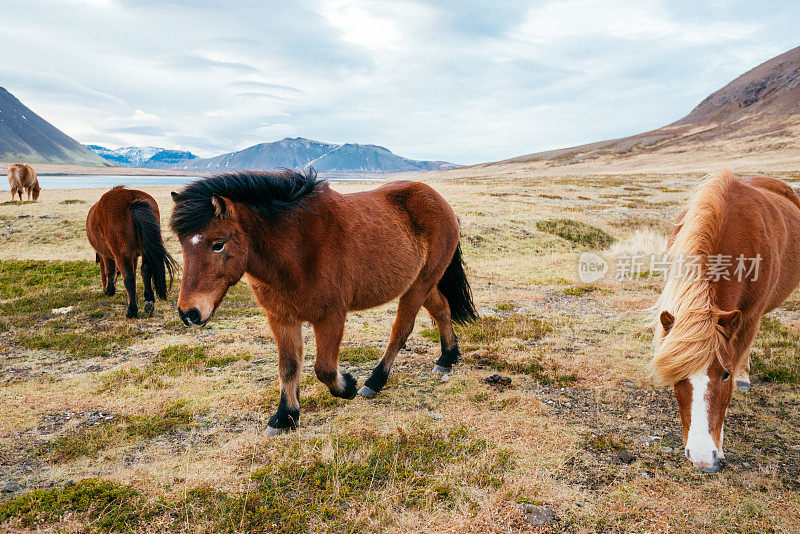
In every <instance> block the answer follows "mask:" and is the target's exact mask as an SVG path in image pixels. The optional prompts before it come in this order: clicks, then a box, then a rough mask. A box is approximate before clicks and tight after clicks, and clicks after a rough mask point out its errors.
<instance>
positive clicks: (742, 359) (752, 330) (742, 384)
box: [733, 320, 760, 391]
mask: <svg viewBox="0 0 800 534" xmlns="http://www.w3.org/2000/svg"><path fill="white" fill-rule="evenodd" d="M759 325H760V320H756V321H750V322H748V323H746V324H745V325H744V326H743V327H742V329H741V330H739V334H738V335H737V336H736V341H735V342H734V349H735V350H736V354H737V355H738V356H739V360H738V365H737V366H736V369H734V374H733V378H734V380H735V382H734V383H735V385H736V389H737V390H739V391H750V347H751V346H752V344H753V339H755V337H756V333H757V332H758V327H759Z"/></svg>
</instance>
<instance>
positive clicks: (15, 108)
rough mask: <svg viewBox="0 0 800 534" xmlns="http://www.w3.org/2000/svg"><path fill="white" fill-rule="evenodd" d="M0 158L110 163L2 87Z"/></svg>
mask: <svg viewBox="0 0 800 534" xmlns="http://www.w3.org/2000/svg"><path fill="white" fill-rule="evenodd" d="M0 161H6V162H10V163H16V162H24V163H58V164H72V165H92V166H103V165H111V163H109V162H108V161H106V160H104V159H103V158H101V157H100V156H98V155H97V154H95V153H94V152H92V151H91V150H89V149H88V148H87V147H85V146H83V145H82V144H80V143H79V142H78V141H76V140H75V139H73V138H71V137H70V136H68V135H67V134H65V133H64V132H62V131H61V130H59V129H58V128H56V127H55V126H53V125H52V124H50V123H49V122H47V121H46V120H44V119H43V118H41V117H40V116H39V115H37V114H36V113H34V112H33V111H31V110H30V109H29V108H27V107H26V106H25V105H24V104H23V103H22V102H20V101H19V100H17V99H16V98H15V97H14V95H12V94H11V93H9V92H8V91H6V90H5V89H3V88H2V87H0Z"/></svg>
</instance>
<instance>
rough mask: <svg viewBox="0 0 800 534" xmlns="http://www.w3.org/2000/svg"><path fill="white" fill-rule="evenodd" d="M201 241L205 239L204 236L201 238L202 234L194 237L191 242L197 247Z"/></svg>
mask: <svg viewBox="0 0 800 534" xmlns="http://www.w3.org/2000/svg"><path fill="white" fill-rule="evenodd" d="M201 239H203V236H201V235H200V234H197V235H195V236H193V237H192V239H190V241H191V242H192V245H197V244H198V243H199V242H200V240H201Z"/></svg>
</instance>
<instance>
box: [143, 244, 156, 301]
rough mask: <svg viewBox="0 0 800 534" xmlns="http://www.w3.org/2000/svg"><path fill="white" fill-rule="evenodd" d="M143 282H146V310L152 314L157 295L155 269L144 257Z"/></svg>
mask: <svg viewBox="0 0 800 534" xmlns="http://www.w3.org/2000/svg"><path fill="white" fill-rule="evenodd" d="M142 282H143V283H144V312H145V313H147V314H151V313H153V310H154V309H155V305H156V296H155V294H154V293H153V271H152V270H151V269H150V264H149V263H148V262H147V260H145V259H144V258H142Z"/></svg>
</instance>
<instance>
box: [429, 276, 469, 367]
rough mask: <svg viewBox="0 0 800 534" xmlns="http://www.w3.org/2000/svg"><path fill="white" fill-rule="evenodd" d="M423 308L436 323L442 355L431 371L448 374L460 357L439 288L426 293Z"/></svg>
mask: <svg viewBox="0 0 800 534" xmlns="http://www.w3.org/2000/svg"><path fill="white" fill-rule="evenodd" d="M424 306H425V309H426V310H428V313H430V314H431V317H433V320H434V322H435V323H436V328H437V329H438V330H439V340H440V342H441V345H442V355H441V356H440V357H439V359H438V360H437V361H436V365H435V366H434V368H433V370H434V371H439V372H442V373H449V372H450V370H451V369H452V367H453V365H454V364H455V363H456V362H457V361H458V358H459V356H461V353H460V352H459V350H458V340H457V339H456V333H455V331H453V321H452V319H451V317H450V304H448V302H447V299H446V298H445V296H444V295H443V294H442V292H441V291H439V288H438V287H435V286H434V288H433V289H432V290H431V292H430V293H428V298H426V299H425V304H424Z"/></svg>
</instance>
